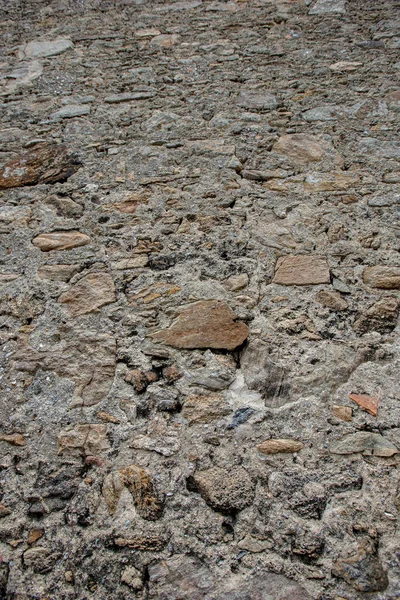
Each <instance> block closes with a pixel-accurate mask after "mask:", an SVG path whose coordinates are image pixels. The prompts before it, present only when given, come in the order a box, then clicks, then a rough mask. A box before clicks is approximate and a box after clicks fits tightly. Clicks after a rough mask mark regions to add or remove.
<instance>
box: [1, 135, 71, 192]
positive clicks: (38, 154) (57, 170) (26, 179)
mask: <svg viewBox="0 0 400 600" xmlns="http://www.w3.org/2000/svg"><path fill="white" fill-rule="evenodd" d="M81 165H82V163H81V162H80V161H79V160H78V158H77V157H76V156H75V155H74V154H72V153H71V152H70V151H69V150H68V149H67V148H66V147H65V146H63V145H61V144H54V143H51V142H43V143H39V144H36V145H35V146H34V147H33V148H32V150H29V151H28V152H26V153H25V154H21V155H20V156H18V157H17V158H14V159H13V160H11V161H10V162H8V163H6V164H5V165H4V167H2V168H1V169H0V189H5V188H14V187H20V186H24V185H36V184H38V183H56V182H57V181H61V182H62V181H66V180H67V179H68V177H71V175H73V174H74V173H76V171H77V170H78V169H79V167H81Z"/></svg>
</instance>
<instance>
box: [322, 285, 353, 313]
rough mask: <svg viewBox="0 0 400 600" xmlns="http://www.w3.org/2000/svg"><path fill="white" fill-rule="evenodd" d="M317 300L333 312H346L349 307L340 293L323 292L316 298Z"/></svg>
mask: <svg viewBox="0 0 400 600" xmlns="http://www.w3.org/2000/svg"><path fill="white" fill-rule="evenodd" d="M315 300H316V301H317V302H318V303H319V304H322V306H326V308H330V309H331V310H345V309H346V308H347V307H348V304H347V302H346V300H345V299H344V298H342V296H341V295H340V294H339V293H338V292H330V291H328V290H321V291H320V292H318V294H317V295H316V296H315Z"/></svg>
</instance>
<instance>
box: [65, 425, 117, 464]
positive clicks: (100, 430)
mask: <svg viewBox="0 0 400 600" xmlns="http://www.w3.org/2000/svg"><path fill="white" fill-rule="evenodd" d="M57 439H58V446H59V448H58V454H64V453H67V454H71V455H73V456H74V455H75V456H76V455H78V456H79V455H82V454H83V455H84V456H90V455H96V454H98V453H99V452H104V451H105V450H108V449H109V447H110V445H109V443H108V439H107V426H106V425H97V424H96V423H87V424H81V425H76V426H75V427H69V428H67V429H64V430H62V431H60V433H59V434H58V436H57Z"/></svg>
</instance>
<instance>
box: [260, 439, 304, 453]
mask: <svg viewBox="0 0 400 600" xmlns="http://www.w3.org/2000/svg"><path fill="white" fill-rule="evenodd" d="M302 448H304V444H302V442H299V441H298V440H291V439H271V440H265V442H261V444H258V446H257V449H258V450H259V452H261V454H280V453H281V452H285V453H291V452H299V451H300V450H301V449H302Z"/></svg>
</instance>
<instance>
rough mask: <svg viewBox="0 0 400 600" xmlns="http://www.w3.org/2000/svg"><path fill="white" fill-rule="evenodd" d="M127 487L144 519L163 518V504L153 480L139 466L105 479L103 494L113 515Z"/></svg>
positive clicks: (128, 468) (131, 466)
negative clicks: (157, 495)
mask: <svg viewBox="0 0 400 600" xmlns="http://www.w3.org/2000/svg"><path fill="white" fill-rule="evenodd" d="M125 487H126V488H127V489H128V490H129V492H130V493H131V494H132V497H133V501H134V503H135V507H136V509H137V511H138V513H139V514H140V516H141V517H142V518H143V519H147V520H149V521H154V520H156V519H158V518H159V517H160V516H161V512H162V508H163V507H162V502H161V501H160V500H159V499H158V498H157V497H156V495H155V492H154V487H153V481H152V478H151V477H150V475H149V473H148V472H147V471H145V469H142V468H141V467H138V466H137V465H130V466H128V467H125V468H123V469H119V470H118V471H113V472H112V473H109V475H107V476H106V477H105V479H104V482H103V488H102V494H103V496H104V499H105V501H106V503H107V506H108V510H109V511H110V513H111V514H113V513H115V511H116V509H117V506H118V501H119V498H120V496H121V494H122V490H123V489H124V488H125Z"/></svg>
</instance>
